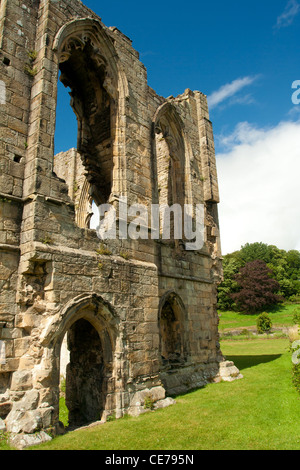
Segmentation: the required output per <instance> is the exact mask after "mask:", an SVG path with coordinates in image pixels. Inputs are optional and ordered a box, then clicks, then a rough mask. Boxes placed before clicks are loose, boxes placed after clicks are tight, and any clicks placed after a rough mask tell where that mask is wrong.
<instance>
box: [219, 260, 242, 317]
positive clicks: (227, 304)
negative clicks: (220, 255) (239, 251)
mask: <svg viewBox="0 0 300 470" xmlns="http://www.w3.org/2000/svg"><path fill="white" fill-rule="evenodd" d="M240 267H241V264H240V261H238V260H237V259H235V258H234V257H230V256H227V257H225V258H224V260H223V282H222V283H221V284H220V285H219V288H218V308H219V309H220V310H232V309H234V306H235V304H234V300H233V298H232V297H231V294H233V293H234V292H238V290H239V285H238V283H237V282H236V280H235V278H236V275H237V273H238V272H239V269H240Z"/></svg>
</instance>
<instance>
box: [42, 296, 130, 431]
mask: <svg viewBox="0 0 300 470" xmlns="http://www.w3.org/2000/svg"><path fill="white" fill-rule="evenodd" d="M118 323H119V320H118V317H117V315H116V313H115V312H114V310H113V309H112V307H111V306H110V304H108V303H107V302H105V301H104V300H103V299H102V298H101V297H100V296H97V295H87V296H84V295H83V296H79V297H78V298H76V299H74V300H72V301H71V302H69V303H68V304H67V305H66V306H65V307H64V309H63V310H62V311H61V313H60V314H58V315H57V316H56V317H55V318H54V319H53V321H52V322H51V324H50V325H49V326H48V328H47V330H46V331H45V333H44V335H43V337H42V342H43V344H44V346H47V349H48V350H51V351H52V352H51V355H52V357H53V359H52V364H53V365H54V367H53V370H52V375H53V380H52V383H53V385H55V387H53V390H54V388H55V390H56V392H55V393H54V395H55V397H56V399H55V402H54V403H53V406H54V410H55V412H54V423H53V424H54V425H56V424H58V421H59V393H58V392H59V381H60V352H61V347H62V343H63V339H64V337H65V335H67V343H68V349H69V351H70V362H69V364H68V365H67V368H66V406H67V408H68V410H69V425H70V426H71V427H76V426H81V425H84V424H87V423H91V422H94V421H98V420H100V419H104V418H106V416H108V415H110V414H113V413H115V412H116V409H117V408H118V398H117V395H118V391H119V390H118V384H117V382H116V380H115V375H116V374H115V371H116V370H120V368H121V363H120V361H119V360H117V359H115V356H116V354H115V353H116V350H117V349H118V340H119V327H118Z"/></svg>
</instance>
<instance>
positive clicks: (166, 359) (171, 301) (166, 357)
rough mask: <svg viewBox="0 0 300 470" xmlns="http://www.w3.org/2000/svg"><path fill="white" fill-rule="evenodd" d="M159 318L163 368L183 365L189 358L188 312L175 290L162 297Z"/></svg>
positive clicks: (174, 367)
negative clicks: (187, 336) (187, 337)
mask: <svg viewBox="0 0 300 470" xmlns="http://www.w3.org/2000/svg"><path fill="white" fill-rule="evenodd" d="M158 319H159V333H160V355H161V368H162V369H176V368H178V367H181V366H182V365H184V363H185V362H186V359H187V341H186V331H187V327H186V312H185V307H184V304H183V302H182V300H181V299H180V297H179V296H178V295H177V294H176V293H175V292H173V291H171V292H167V293H166V294H165V295H163V297H162V298H161V301H160V307H159V315H158Z"/></svg>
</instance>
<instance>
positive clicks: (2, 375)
mask: <svg viewBox="0 0 300 470" xmlns="http://www.w3.org/2000/svg"><path fill="white" fill-rule="evenodd" d="M59 70H60V71H61V81H62V82H63V83H64V84H65V86H69V87H70V88H71V105H72V107H73V110H74V112H75V114H76V116H77V119H78V123H79V124H78V148H77V149H70V151H68V152H66V153H61V154H58V155H56V156H55V157H54V134H55V122H56V98H57V83H58V74H59ZM0 74H1V80H2V81H3V82H4V83H5V87H6V102H5V104H1V105H0V168H1V173H0V287H1V301H0V335H1V336H0V340H2V341H4V342H5V345H6V363H5V364H2V365H0V418H2V419H3V420H5V424H6V428H7V430H8V431H9V432H11V433H15V434H23V433H27V434H34V433H36V432H38V431H40V430H51V431H52V432H54V433H55V432H56V431H57V430H58V429H59V428H60V425H59V417H58V413H59V375H60V373H59V369H60V366H59V357H60V348H61V344H62V341H63V338H64V337H65V335H66V333H67V332H68V331H69V332H70V338H73V340H72V341H71V339H70V341H71V343H70V344H72V347H71V346H70V347H71V356H70V367H69V369H70V370H73V371H74V370H78V368H79V367H80V366H79V364H84V365H82V370H81V372H80V373H79V375H80V377H82V379H81V382H80V383H81V385H80V387H79V386H78V389H76V390H75V389H74V387H76V385H74V384H75V383H76V380H75V378H76V377H75V376H76V374H75V375H74V372H73V373H72V374H73V375H72V374H71V373H70V375H69V379H68V377H67V381H68V380H69V383H71V384H73V385H72V386H71V389H72V392H70V394H69V396H68V397H67V403H71V404H70V407H71V408H72V410H73V411H74V406H75V405H74V402H75V401H76V399H77V398H78V397H80V399H79V398H78V400H79V401H80V400H81V401H82V400H83V401H85V405H84V406H85V409H86V407H87V404H88V403H90V406H91V407H92V408H93V403H95V400H96V401H97V400H98V404H99V409H98V411H97V414H99V418H102V419H105V417H106V416H108V415H110V414H115V415H116V416H117V417H120V416H122V415H123V414H124V413H127V412H130V413H132V414H138V413H140V412H142V411H143V402H144V400H145V396H149V395H150V396H151V397H152V398H153V400H154V401H159V400H162V399H164V398H165V396H166V395H170V394H176V393H182V392H185V391H188V390H190V389H192V388H195V387H198V386H201V385H203V384H205V383H207V382H208V381H211V380H213V379H214V378H215V377H216V375H217V374H218V370H219V363H220V362H221V361H222V360H223V357H222V353H221V351H220V346H219V335H218V315H217V310H216V298H217V291H216V288H217V283H218V282H219V281H220V277H221V250H220V236H219V223H218V212H217V204H218V202H219V194H218V181H217V171H216V162H215V154H214V142H213V132H212V125H211V122H210V121H209V114H208V108H207V100H206V97H205V95H203V94H202V93H200V92H199V91H191V90H186V91H185V92H184V93H183V94H182V95H179V96H178V97H169V98H167V99H165V98H163V97H160V96H158V95H157V94H156V93H155V92H154V91H153V90H152V89H151V88H150V87H149V85H148V83H147V72H146V69H145V67H144V65H143V64H142V63H141V61H140V60H139V54H138V52H137V51H136V50H134V48H133V47H132V43H131V40H130V39H129V38H127V37H126V36H125V35H124V34H122V33H121V32H120V31H119V30H118V29H117V28H116V27H107V26H105V25H104V24H103V23H102V22H101V19H100V18H99V17H98V16H97V15H95V14H94V13H93V12H92V11H91V10H89V9H88V8H86V7H85V6H84V5H83V4H82V3H81V2H80V1H79V0H68V1H67V0H61V1H59V2H58V1H54V0H40V1H38V0H33V1H30V0H22V1H19V0H9V1H8V0H1V4H0ZM121 196H122V197H127V199H128V205H132V204H134V203H139V204H143V205H146V206H149V207H150V205H151V204H159V203H163V202H166V201H167V202H170V203H173V204H174V203H179V204H180V205H183V204H193V205H196V204H204V207H205V234H206V235H205V243H204V246H203V248H202V249H201V250H198V251H189V250H186V249H185V245H184V241H182V242H181V241H180V240H161V239H159V240H151V239H150V237H149V239H148V240H142V239H136V240H135V239H130V238H127V239H116V240H107V241H105V243H101V242H100V240H99V238H98V236H97V233H96V231H95V230H93V229H92V228H89V224H88V221H89V211H90V206H91V202H92V201H95V202H96V203H97V204H100V203H109V204H111V205H112V206H114V207H115V208H116V210H118V209H119V202H120V197H121ZM118 222H120V221H118ZM129 222H130V219H129V220H128V223H129ZM147 230H149V233H150V226H149V227H147ZM83 320H85V321H87V322H89V323H90V325H91V328H93V329H95V330H96V332H97V334H98V336H99V338H100V344H101V348H102V349H101V354H100V352H99V354H95V348H96V346H95V345H96V344H98V343H97V341H96V340H94V339H93V346H91V351H90V353H89V352H86V354H83V353H82V356H80V351H82V349H83V348H82V344H80V339H79V340H78V338H80V334H79V332H80V325H83V324H84V323H80V322H83ZM93 329H92V330H91V338H92V337H93V338H95V332H94V330H93ZM74 331H75V332H76V334H75V333H74ZM86 331H89V329H87V330H86ZM166 331H169V336H170V337H169V336H168V334H166ZM87 334H88V333H85V336H84V345H85V347H86V345H87V344H88V341H87V339H86V335H87ZM74 335H75V336H74ZM75 337H76V338H77V339H76V341H77V342H76V341H75V339H74V338H75ZM170 338H171V339H170ZM78 341H79V342H78ZM91 344H92V343H91ZM172 348H173V350H172ZM164 351H167V353H164ZM163 354H166V355H167V356H168V357H163ZM72 358H73V359H72ZM92 358H94V359H92ZM80 361H81V362H80ZM88 361H90V373H86V369H89V367H88ZM93 361H94V362H93ZM95 364H98V366H99V370H98V372H97V373H95V374H96V375H95V374H94V375H93V370H94V369H95ZM100 369H101V371H100ZM84 371H85V372H84ZM83 372H84V373H83ZM97 374H98V375H97ZM67 375H68V372H67ZM96 379H97V380H98V381H101V386H99V387H96V389H97V390H96V391H95V393H94V392H93V390H95V387H93V386H92V385H91V384H93V383H95V380H96ZM79 388H80V389H82V390H86V392H85V394H83V395H84V396H82V393H79ZM72 394H73V395H72ZM76 394H77V395H76ZM74 396H75V398H74ZM99 396H101V398H99ZM72 397H73V398H72ZM76 397H77V398H76ZM97 397H98V398H97ZM83 401H82V403H83ZM77 411H78V410H77ZM77 411H76V412H75V411H74V413H73V414H74V415H75V414H76V413H77ZM98 412H99V413H98ZM86 415H87V416H92V415H93V413H90V414H89V412H87V414H86Z"/></svg>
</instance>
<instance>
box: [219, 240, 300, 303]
mask: <svg viewBox="0 0 300 470" xmlns="http://www.w3.org/2000/svg"><path fill="white" fill-rule="evenodd" d="M258 259H259V260H262V261H264V262H265V263H266V264H267V266H268V267H269V268H270V269H271V271H272V272H273V277H274V278H275V279H276V281H277V282H278V283H279V286H280V287H279V292H278V293H279V294H280V295H281V296H282V297H283V298H284V299H287V300H291V301H297V300H299V299H300V252H299V251H297V250H290V251H285V250H281V249H279V248H277V247H276V246H275V245H267V244H266V243H261V242H260V243H246V244H245V245H244V246H242V247H241V249H240V250H239V251H235V252H233V253H230V254H228V255H225V256H224V260H223V266H224V280H223V282H222V283H221V284H220V286H219V289H218V305H219V308H220V309H221V310H228V309H233V308H234V306H235V304H234V300H233V298H232V297H231V294H233V293H236V292H237V291H238V290H239V288H238V287H237V284H236V281H235V278H234V275H235V274H236V272H237V271H236V269H237V266H239V267H243V266H245V265H246V263H249V262H251V261H255V260H258ZM235 271H236V272H235Z"/></svg>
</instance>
